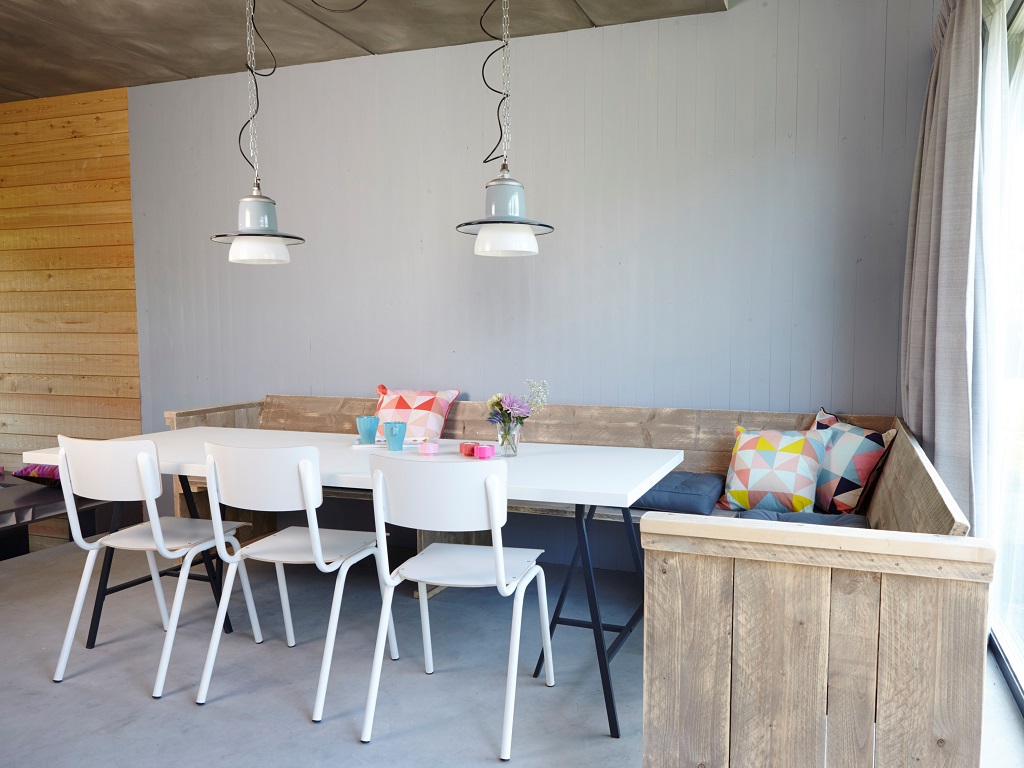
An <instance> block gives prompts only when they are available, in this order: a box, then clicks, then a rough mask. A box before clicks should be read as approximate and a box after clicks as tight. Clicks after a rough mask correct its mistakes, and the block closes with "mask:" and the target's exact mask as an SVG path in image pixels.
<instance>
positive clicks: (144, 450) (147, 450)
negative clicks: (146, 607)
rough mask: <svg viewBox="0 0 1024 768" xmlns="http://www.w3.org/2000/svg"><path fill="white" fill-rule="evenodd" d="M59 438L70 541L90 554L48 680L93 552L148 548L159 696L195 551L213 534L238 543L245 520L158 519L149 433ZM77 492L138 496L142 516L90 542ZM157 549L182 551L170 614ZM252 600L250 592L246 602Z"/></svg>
mask: <svg viewBox="0 0 1024 768" xmlns="http://www.w3.org/2000/svg"><path fill="white" fill-rule="evenodd" d="M57 441H58V443H59V445H60V453H59V458H58V462H59V467H60V478H61V488H62V489H63V491H64V504H65V506H66V507H67V510H68V523H69V524H70V527H71V536H72V538H73V539H74V541H75V543H76V544H77V545H78V546H79V547H81V548H82V549H84V550H86V552H88V553H89V554H88V556H87V557H86V559H85V569H84V570H83V571H82V580H81V582H80V583H79V585H78V594H77V595H76V596H75V605H74V608H72V610H71V620H70V621H69V622H68V630H67V633H66V634H65V636H64V645H63V647H62V648H61V651H60V659H59V661H58V662H57V671H56V672H54V675H53V680H54V682H57V683H59V682H60V681H61V680H63V679H64V671H65V669H66V668H67V663H68V656H69V655H70V653H71V644H72V642H73V641H74V639H75V631H76V629H77V628H78V620H79V618H80V617H81V615H82V604H83V603H84V602H85V594H86V591H87V590H88V588H89V579H90V577H91V576H92V571H93V567H94V566H95V564H96V557H97V555H98V554H99V551H100V550H101V549H102V548H103V547H110V548H111V549H130V550H136V551H141V552H145V553H146V560H147V561H148V562H149V573H150V576H151V577H152V580H153V586H154V587H155V589H156V603H157V608H158V609H159V611H160V621H161V623H162V624H163V628H164V630H165V631H166V633H167V634H166V636H165V637H164V645H163V652H162V653H161V654H160V664H159V666H158V667H157V673H156V684H155V685H154V686H153V698H154V699H159V698H160V697H161V695H163V687H164V680H165V678H166V677H167V665H168V663H169V662H170V660H171V647H172V646H173V645H174V634H175V630H176V629H177V627H178V616H179V615H180V614H181V604H182V600H183V599H184V597H185V587H186V586H188V573H189V569H190V568H191V567H192V560H193V559H194V558H195V557H196V555H198V554H200V553H202V552H204V551H206V550H207V549H212V548H213V547H214V545H215V543H216V541H225V542H227V543H230V544H231V546H232V547H234V548H235V549H238V548H239V544H238V540H237V539H236V538H235V536H234V533H235V531H236V530H237V529H238V528H240V527H241V526H243V525H246V524H245V523H235V522H221V521H218V522H217V523H214V522H213V521H210V520H195V519H192V518H187V517H163V518H161V517H160V515H159V514H158V512H157V508H156V499H157V497H158V496H160V494H161V493H162V492H163V483H162V478H161V476H160V463H159V461H158V460H157V453H156V446H155V445H154V444H153V442H152V441H151V440H78V439H75V438H71V437H65V436H64V435H58V437H57ZM75 494H78V495H79V496H83V497H85V498H89V499H97V500H103V501H113V502H124V501H141V502H144V503H145V510H146V517H147V518H148V519H147V521H146V522H143V523H140V524H138V525H133V526H131V527H129V528H122V529H121V530H118V531H115V532H114V533H110V534H107V535H106V536H104V537H102V538H101V539H99V540H97V541H95V542H88V541H86V540H85V538H84V537H83V536H82V528H81V526H80V525H79V521H78V507H77V506H76V501H75ZM155 555H160V556H161V557H163V558H166V559H168V560H177V559H178V558H181V570H180V572H179V574H178V586H177V589H176V590H175V592H174V602H173V603H172V605H171V614H170V617H168V615H167V604H166V603H165V601H164V593H163V589H162V588H161V586H160V571H159V569H158V568H157V565H156V557H155ZM242 584H243V587H244V588H245V589H246V590H248V581H247V580H246V579H245V576H244V574H243V577H242ZM251 602H252V601H251V599H249V603H250V606H251ZM221 604H222V605H227V600H222V601H221ZM250 611H252V608H251V607H250Z"/></svg>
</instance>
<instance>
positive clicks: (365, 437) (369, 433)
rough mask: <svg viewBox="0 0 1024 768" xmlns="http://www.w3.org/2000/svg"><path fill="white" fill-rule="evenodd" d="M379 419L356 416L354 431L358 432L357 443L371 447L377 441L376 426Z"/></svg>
mask: <svg viewBox="0 0 1024 768" xmlns="http://www.w3.org/2000/svg"><path fill="white" fill-rule="evenodd" d="M378 424H380V419H378V418H377V417H376V416H356V429H358V430H359V442H360V443H362V444H363V445H373V443H374V441H375V440H376V439H377V425H378Z"/></svg>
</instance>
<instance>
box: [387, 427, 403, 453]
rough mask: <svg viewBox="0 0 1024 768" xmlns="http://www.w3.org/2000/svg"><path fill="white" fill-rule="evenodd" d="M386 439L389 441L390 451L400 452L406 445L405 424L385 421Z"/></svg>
mask: <svg viewBox="0 0 1024 768" xmlns="http://www.w3.org/2000/svg"><path fill="white" fill-rule="evenodd" d="M384 439H385V440H386V441H387V444H388V450H389V451H400V450H402V446H403V445H404V444H405V422H404V421H385V422H384Z"/></svg>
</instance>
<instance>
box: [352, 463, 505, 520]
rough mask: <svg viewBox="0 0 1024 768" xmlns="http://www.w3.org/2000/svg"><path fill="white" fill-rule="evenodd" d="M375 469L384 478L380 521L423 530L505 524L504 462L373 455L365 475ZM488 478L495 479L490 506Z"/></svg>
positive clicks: (492, 483)
mask: <svg viewBox="0 0 1024 768" xmlns="http://www.w3.org/2000/svg"><path fill="white" fill-rule="evenodd" d="M377 470H380V472H381V473H382V474H383V477H384V486H383V492H384V499H382V502H383V505H382V511H383V522H385V523H393V524H395V525H401V526H404V527H406V528H418V529H421V530H426V531H489V530H492V529H493V528H498V529H500V528H501V527H502V526H503V525H505V521H506V519H507V517H508V501H507V495H506V493H507V491H506V487H507V484H508V465H507V464H506V463H505V461H504V460H501V459H491V460H488V461H480V460H476V459H467V458H465V457H464V456H461V455H460V456H458V457H456V456H448V455H442V456H421V455H419V454H409V455H405V454H399V455H396V456H388V455H386V454H374V455H373V456H370V473H371V474H373V473H375V472H376V471H377ZM489 477H493V478H495V479H496V481H497V482H495V481H491V485H492V487H493V488H494V493H493V494H491V495H492V500H493V508H492V505H491V504H489V503H488V490H487V478H489ZM375 491H376V489H375ZM375 503H376V500H375Z"/></svg>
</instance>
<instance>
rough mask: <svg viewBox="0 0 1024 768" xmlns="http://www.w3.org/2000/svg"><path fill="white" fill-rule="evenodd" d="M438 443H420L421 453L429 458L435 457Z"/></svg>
mask: <svg viewBox="0 0 1024 768" xmlns="http://www.w3.org/2000/svg"><path fill="white" fill-rule="evenodd" d="M437 447H438V446H437V443H420V449H419V450H420V453H425V454H427V455H428V456H433V455H434V454H435V453H437Z"/></svg>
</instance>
